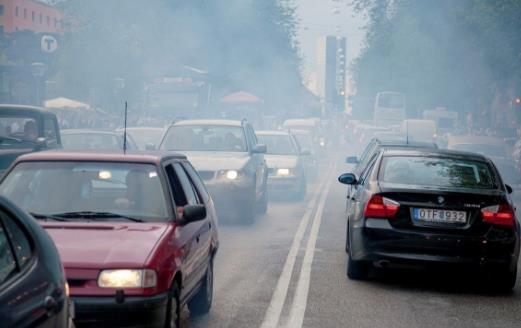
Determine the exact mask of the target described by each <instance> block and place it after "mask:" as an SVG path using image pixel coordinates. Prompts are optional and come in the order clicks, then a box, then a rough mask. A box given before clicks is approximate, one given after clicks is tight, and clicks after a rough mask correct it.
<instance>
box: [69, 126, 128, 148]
mask: <svg viewBox="0 0 521 328" xmlns="http://www.w3.org/2000/svg"><path fill="white" fill-rule="evenodd" d="M61 136H62V144H63V148H64V149H74V150H123V140H124V136H123V132H115V131H110V130H98V129H90V130H89V129H68V130H62V132H61ZM127 150H138V146H137V145H136V143H135V141H134V140H133V138H132V137H131V136H130V135H127Z"/></svg>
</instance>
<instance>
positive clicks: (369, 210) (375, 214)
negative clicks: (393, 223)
mask: <svg viewBox="0 0 521 328" xmlns="http://www.w3.org/2000/svg"><path fill="white" fill-rule="evenodd" d="M399 209H400V203H398V202H395V201H394V200H392V199H389V198H385V197H382V196H380V195H373V196H372V197H371V199H370V200H369V202H367V205H366V206H365V211H364V217H366V218H393V217H394V216H395V215H396V213H397V212H398V210H399Z"/></svg>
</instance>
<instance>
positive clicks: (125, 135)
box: [123, 101, 128, 154]
mask: <svg viewBox="0 0 521 328" xmlns="http://www.w3.org/2000/svg"><path fill="white" fill-rule="evenodd" d="M127 107H128V104H127V102H126V101H125V123H124V127H123V154H126V153H127Z"/></svg>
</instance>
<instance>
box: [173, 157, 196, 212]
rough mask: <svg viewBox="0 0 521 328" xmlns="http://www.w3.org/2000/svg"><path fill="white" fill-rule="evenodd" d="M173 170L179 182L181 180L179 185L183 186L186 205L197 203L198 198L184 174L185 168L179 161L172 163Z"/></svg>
mask: <svg viewBox="0 0 521 328" xmlns="http://www.w3.org/2000/svg"><path fill="white" fill-rule="evenodd" d="M174 170H175V173H176V174H177V177H178V178H179V182H181V187H182V188H183V191H184V194H185V195H186V201H187V204H188V205H197V204H199V203H200V201H199V198H198V197H197V194H196V192H195V190H194V187H193V186H192V183H191V182H190V179H189V178H188V176H187V175H186V172H185V170H184V169H183V167H182V166H181V164H179V163H175V164H174Z"/></svg>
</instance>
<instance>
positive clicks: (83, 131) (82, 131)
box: [60, 129, 121, 137]
mask: <svg viewBox="0 0 521 328" xmlns="http://www.w3.org/2000/svg"><path fill="white" fill-rule="evenodd" d="M60 133H61V135H68V134H110V135H115V136H118V137H119V136H121V132H119V131H113V130H101V129H100V130H98V129H66V130H61V131H60Z"/></svg>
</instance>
